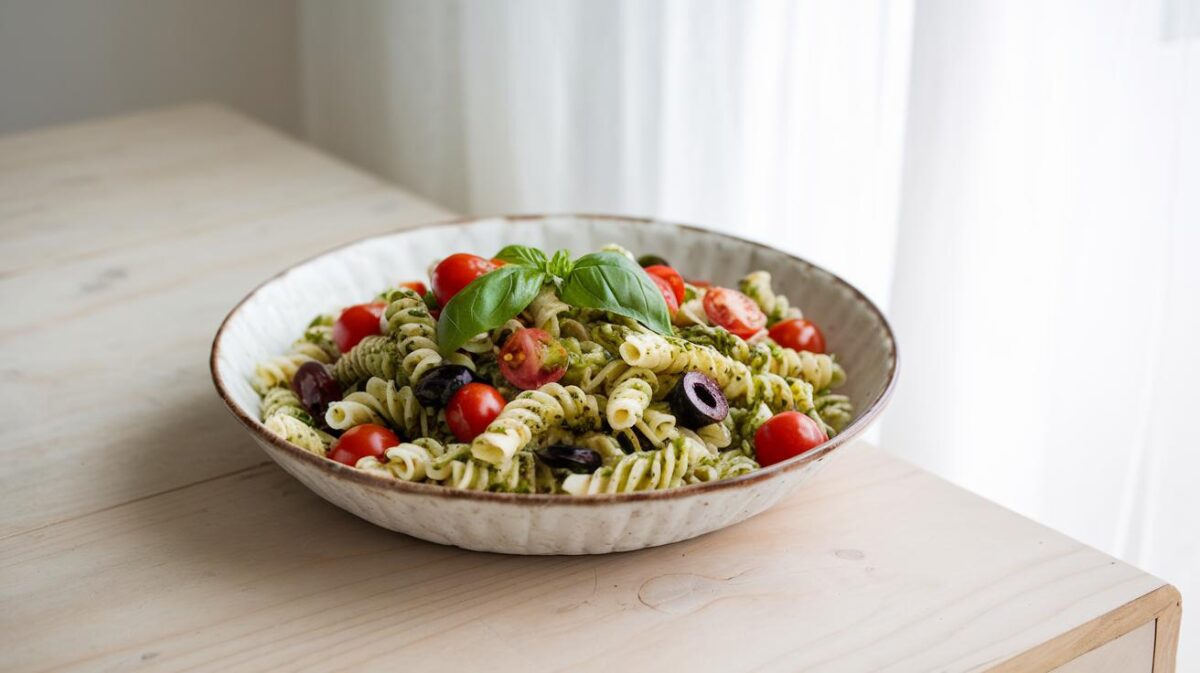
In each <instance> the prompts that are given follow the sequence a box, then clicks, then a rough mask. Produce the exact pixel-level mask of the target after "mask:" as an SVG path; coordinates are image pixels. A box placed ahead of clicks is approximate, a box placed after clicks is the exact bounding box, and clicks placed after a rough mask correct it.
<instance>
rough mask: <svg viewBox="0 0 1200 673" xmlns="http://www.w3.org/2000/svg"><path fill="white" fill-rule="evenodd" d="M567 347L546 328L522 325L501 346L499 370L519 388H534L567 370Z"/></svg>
mask: <svg viewBox="0 0 1200 673" xmlns="http://www.w3.org/2000/svg"><path fill="white" fill-rule="evenodd" d="M567 359H568V355H567V349H566V347H565V346H563V345H562V344H561V343H559V341H558V339H555V338H554V337H552V336H550V334H549V333H548V332H546V331H545V330H540V329H535V328H530V327H525V328H522V329H519V330H517V331H515V332H513V333H512V335H510V336H509V337H508V339H507V340H506V341H505V342H504V347H503V348H501V349H500V356H499V364H500V373H501V374H504V378H506V379H508V381H509V383H512V384H513V385H514V386H516V387H518V388H522V389H524V390H533V389H534V388H540V387H542V386H544V385H546V384H547V383H554V382H555V381H557V380H559V379H561V378H562V377H563V374H566V373H567Z"/></svg>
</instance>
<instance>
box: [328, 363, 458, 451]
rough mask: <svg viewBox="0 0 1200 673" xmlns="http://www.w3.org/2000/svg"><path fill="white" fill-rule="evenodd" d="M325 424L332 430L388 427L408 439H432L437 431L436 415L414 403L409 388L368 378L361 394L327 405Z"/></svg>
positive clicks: (353, 394) (376, 378)
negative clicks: (358, 426)
mask: <svg viewBox="0 0 1200 673" xmlns="http://www.w3.org/2000/svg"><path fill="white" fill-rule="evenodd" d="M325 422H326V423H327V424H328V425H329V427H331V428H334V429H335V430H345V429H347V428H352V427H354V426H356V425H363V424H365V423H375V424H376V425H384V424H386V425H390V426H391V427H393V428H395V429H397V430H400V431H401V434H403V435H405V436H408V437H422V436H429V435H433V434H435V433H436V432H437V431H438V427H437V413H436V411H435V410H432V409H426V408H424V407H422V406H421V404H420V403H419V402H417V396H416V395H415V394H413V389H412V387H410V386H399V387H398V386H397V385H396V384H395V382H393V381H385V380H383V379H381V378H378V377H371V378H370V379H369V380H368V381H367V384H366V386H365V387H364V389H363V390H362V391H361V392H354V393H350V394H349V395H347V396H346V399H344V400H342V401H340V402H334V403H333V404H330V405H329V410H328V411H326V412H325Z"/></svg>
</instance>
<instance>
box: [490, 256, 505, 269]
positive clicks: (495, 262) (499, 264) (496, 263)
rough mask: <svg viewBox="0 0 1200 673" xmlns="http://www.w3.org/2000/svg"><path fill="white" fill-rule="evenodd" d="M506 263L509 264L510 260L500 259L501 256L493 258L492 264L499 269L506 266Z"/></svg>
mask: <svg viewBox="0 0 1200 673" xmlns="http://www.w3.org/2000/svg"><path fill="white" fill-rule="evenodd" d="M505 264H508V262H506V261H504V260H502V259H500V258H499V257H493V258H492V265H493V266H495V267H496V268H497V269H499V268H500V267H502V266H504V265H505Z"/></svg>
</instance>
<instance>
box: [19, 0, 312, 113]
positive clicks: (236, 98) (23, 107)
mask: <svg viewBox="0 0 1200 673" xmlns="http://www.w3.org/2000/svg"><path fill="white" fill-rule="evenodd" d="M297 29H298V23H297V8H296V2H295V0H252V1H249V0H105V1H103V2H100V1H95V2H92V1H88V0H0V133H6V132H10V131H19V130H23V129H28V128H33V127H37V126H45V125H48V124H57V123H63V122H70V121H76V120H80V119H86V118H88V117H96V116H101V115H111V114H117V113H121V112H127V111H132V110H137V109H140V108H146V107H152V106H160V105H168V104H172V103H181V102H184V101H194V100H212V101H218V102H222V103H226V104H228V105H231V106H232V107H234V108H236V109H238V110H241V111H243V112H245V113H248V114H250V115H252V116H254V117H257V118H259V119H261V120H263V121H265V122H268V123H270V124H273V125H275V126H278V127H280V128H282V129H284V130H287V131H291V132H293V133H296V132H299V130H300V114H299V99H300V96H299V71H298V68H297V61H298V47H297V43H296V40H297Z"/></svg>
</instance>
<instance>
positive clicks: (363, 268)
mask: <svg viewBox="0 0 1200 673" xmlns="http://www.w3.org/2000/svg"><path fill="white" fill-rule="evenodd" d="M613 242H615V243H619V244H621V245H623V246H625V247H627V248H629V249H630V250H634V251H636V252H638V253H639V254H644V253H656V254H661V255H663V256H664V257H666V258H668V259H670V260H672V261H674V262H675V264H676V265H677V266H678V267H679V268H680V270H681V271H683V272H684V274H685V275H687V276H689V277H692V278H704V279H707V280H710V281H712V282H715V283H719V284H722V285H733V284H735V283H736V282H737V280H738V278H740V277H741V276H742V275H743V274H745V273H747V272H749V271H751V270H754V269H766V270H767V271H770V272H771V274H772V277H773V284H774V287H775V288H776V289H777V291H780V292H782V293H784V294H786V295H787V296H788V297H789V298H790V299H791V300H792V302H793V303H794V304H796V305H798V306H800V307H801V308H802V309H803V310H804V312H805V315H807V316H808V317H810V318H812V319H813V320H815V321H816V322H817V323H818V324H820V325H821V327H822V329H823V330H824V332H825V335H826V339H827V341H828V343H829V345H830V349H831V350H832V351H833V352H835V353H836V354H837V356H838V359H839V361H840V362H841V363H842V364H843V365H844V367H845V369H846V371H847V373H848V380H847V383H846V385H845V386H844V387H843V388H841V389H839V392H843V393H845V394H847V395H849V396H850V398H851V400H852V401H853V402H854V405H855V411H856V417H855V419H854V421H853V423H851V424H850V426H849V427H848V428H846V430H845V431H844V432H842V433H841V434H839V435H837V436H836V437H834V438H833V439H832V440H831V441H829V442H826V443H825V444H823V445H821V446H819V447H816V448H814V449H813V450H811V451H809V452H808V453H805V454H803V455H800V456H796V457H795V458H792V459H790V460H788V461H785V462H783V463H779V464H776V465H772V466H770V467H767V468H764V469H762V470H758V471H756V472H752V473H750V474H747V475H744V476H741V477H737V478H734V479H729V480H726V481H717V482H710V483H705V484H697V485H692V486H685V487H682V488H677V489H673V490H667V491H655V492H647V493H629V494H619V495H594V496H580V497H575V496H561V495H524V494H509V493H487V492H474V491H456V490H451V489H447V488H442V487H439V486H434V485H428V484H418V483H409V482H404V481H399V480H395V479H391V478H387V477H382V476H377V475H375V474H371V473H367V472H362V471H359V470H357V469H354V468H352V467H347V466H345V465H342V464H340V463H336V462H334V461H332V460H328V459H326V458H322V457H319V456H316V455H313V454H311V453H308V452H306V451H303V450H302V449H299V448H297V447H295V446H293V445H291V444H289V443H288V442H286V441H284V440H282V439H280V438H279V437H277V436H275V435H273V434H271V433H270V432H268V431H267V429H266V428H265V427H264V426H263V425H262V423H260V422H259V421H258V415H259V414H258V411H259V400H258V396H257V395H256V394H255V393H254V391H253V390H252V389H251V387H250V384H249V383H248V379H249V377H250V374H251V372H253V370H254V366H255V363H257V362H259V361H261V360H263V359H265V358H268V357H270V356H273V355H277V354H279V353H282V352H283V351H284V349H285V348H286V347H287V346H288V345H289V344H290V343H291V342H292V341H293V340H294V339H295V338H296V335H297V334H299V333H300V332H301V331H303V328H304V327H305V325H307V324H308V321H309V320H310V319H311V318H312V316H313V315H315V314H317V313H319V312H323V311H331V310H334V309H336V308H337V307H341V306H346V305H349V304H354V303H358V302H361V301H363V300H364V299H366V298H369V297H372V296H374V295H375V293H377V292H379V290H380V289H381V288H384V287H388V286H389V285H391V284H394V283H396V282H397V281H400V280H403V279H406V278H423V277H424V276H425V273H426V269H427V267H428V265H429V263H430V262H431V261H432V260H434V259H435V258H440V257H444V256H445V255H447V254H450V253H452V252H457V251H471V252H475V253H479V254H488V253H491V252H493V251H496V250H499V249H500V248H501V247H503V246H504V245H507V244H509V243H522V244H526V245H533V246H537V247H539V248H542V249H543V250H547V251H553V250H557V249H559V248H567V249H570V250H572V251H574V252H575V253H576V254H580V253H582V252H587V251H591V250H595V249H597V248H599V247H600V246H602V245H604V244H606V243H613ZM897 364H898V363H897V357H896V343H895V339H894V338H893V336H892V332H891V329H890V328H889V327H888V324H887V321H886V320H885V319H884V317H883V315H882V314H880V312H879V310H878V309H877V308H876V307H875V306H874V305H873V304H872V303H871V302H870V301H869V300H867V298H866V297H864V296H863V295H862V293H861V292H859V291H858V290H856V289H855V288H854V287H853V286H851V285H850V284H849V283H847V282H846V281H844V280H842V279H841V278H838V277H837V276H835V275H833V274H831V273H829V272H828V271H825V270H824V269H821V268H819V267H817V266H814V265H812V264H809V263H808V262H805V261H804V260H801V259H798V258H796V257H792V256H791V255H788V254H785V253H783V252H780V251H778V250H774V249H772V248H769V247H767V246H764V245H761V244H758V243H752V242H749V241H745V240H741V239H737V238H734V237H731V236H726V235H723V234H718V233H715V232H711V231H707V230H703V229H698V228H693V227H687V226H682V225H677V224H667V223H662V222H655V221H650V220H641V219H633V218H624V217H604V216H592V215H564V216H537V217H532V216H520V217H492V218H485V219H478V220H465V221H457V222H448V223H439V224H431V225H427V226H423V227H419V228H416V229H406V230H404V231H399V232H396V233H394V234H386V235H383V236H375V237H372V238H367V239H363V240H360V241H357V242H354V243H351V244H349V245H346V246H343V247H340V248H337V249H335V250H332V251H330V252H327V253H325V254H323V255H320V256H318V257H315V258H313V259H310V260H308V261H306V262H303V263H301V264H298V265H296V266H294V267H292V268H290V269H288V270H287V271H284V272H283V273H281V274H279V275H278V276H276V277H274V278H272V279H271V280H268V281H267V282H266V283H264V284H263V285H261V286H259V287H258V288H257V289H256V290H254V291H253V292H251V293H250V295H249V296H248V297H246V298H245V299H243V300H242V302H241V303H240V304H238V305H237V306H236V307H235V308H234V309H233V311H232V312H231V313H230V314H229V316H228V317H227V318H226V319H225V322H224V323H223V324H222V325H221V328H220V330H219V331H218V332H217V336H216V339H215V340H214V342H213V348H212V359H211V366H212V375H213V382H214V384H215V385H216V388H217V392H218V394H220V396H221V399H223V400H224V401H225V404H226V405H228V406H229V410H230V411H231V412H232V413H233V415H234V416H236V417H237V419H238V420H240V421H241V422H242V423H243V424H244V425H245V426H246V429H247V430H248V431H249V432H250V435H251V436H252V437H253V438H254V440H255V441H256V442H258V443H259V445H261V446H262V448H263V450H264V451H266V452H267V455H269V456H270V457H271V458H272V459H273V460H274V461H275V462H277V463H279V465H280V466H281V467H283V469H284V470H286V471H287V472H289V473H290V474H291V475H292V476H294V477H296V478H297V479H299V480H300V481H301V482H303V483H304V485H306V486H308V487H309V488H310V489H312V490H313V491H315V492H316V493H317V494H318V495H320V496H321V497H322V498H325V499H326V500H328V501H330V502H332V503H333V504H335V505H337V506H338V507H341V508H343V509H345V510H347V511H350V512H352V513H354V514H356V515H358V516H360V517H362V518H364V519H366V520H367V521H370V522H372V523H374V524H377V525H379V526H383V527H384V528H388V529H391V530H394V531H399V532H401V533H406V534H408V535H412V536H415V537H419V538H421V539H424V540H430V541H432V542H438V543H441V544H451V545H456V546H459V547H464V548H467V549H476V550H481V551H492V552H502V553H507V554H603V553H607V552H614V551H626V550H631V549H641V548H644V547H653V546H656V545H662V544H668V543H671V542H677V541H679V540H686V539H688V538H691V537H695V536H697V535H703V534H704V533H708V532H711V531H714V530H717V529H719V528H724V527H725V526H729V525H732V524H735V523H738V522H740V521H743V520H745V519H747V518H749V517H751V516H754V515H755V514H758V513H759V512H762V511H763V510H765V509H766V508H768V507H770V506H771V505H773V504H774V503H775V502H777V501H778V500H779V499H780V498H782V497H783V496H784V495H786V494H788V493H790V492H792V491H793V490H794V489H795V488H796V487H797V486H799V485H800V483H801V482H802V481H804V480H805V479H806V478H807V477H809V476H811V475H812V474H813V473H814V471H815V470H816V468H817V467H818V466H819V465H821V464H822V463H823V462H824V461H825V460H826V459H827V458H828V457H829V455H830V454H831V453H833V451H834V450H835V449H837V448H838V447H839V446H841V445H843V444H845V443H846V442H849V441H850V440H852V439H853V438H855V437H856V436H858V435H859V434H860V433H861V432H862V431H863V430H864V429H865V428H866V427H867V425H868V424H869V423H870V422H871V421H872V420H873V419H874V418H875V417H876V416H877V415H878V414H879V412H880V411H881V410H882V409H883V406H884V404H885V403H886V402H887V399H888V396H889V394H890V393H891V390H892V387H893V385H894V384H895V380H896V372H897Z"/></svg>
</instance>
